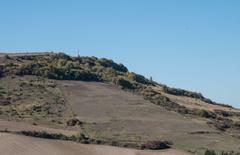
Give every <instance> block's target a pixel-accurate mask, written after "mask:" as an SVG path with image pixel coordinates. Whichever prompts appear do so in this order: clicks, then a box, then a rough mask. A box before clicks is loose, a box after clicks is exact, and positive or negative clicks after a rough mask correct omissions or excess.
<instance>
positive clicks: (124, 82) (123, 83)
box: [116, 78, 134, 89]
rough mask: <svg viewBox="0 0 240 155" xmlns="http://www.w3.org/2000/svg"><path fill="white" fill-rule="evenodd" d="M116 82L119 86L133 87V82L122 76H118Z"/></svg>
mask: <svg viewBox="0 0 240 155" xmlns="http://www.w3.org/2000/svg"><path fill="white" fill-rule="evenodd" d="M116 84H117V85H118V86H121V87H122V88H124V89H134V86H133V84H132V83H131V82H130V81H128V80H126V79H124V78H119V79H118V80H117V81H116Z"/></svg>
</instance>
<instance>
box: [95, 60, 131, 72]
mask: <svg viewBox="0 0 240 155" xmlns="http://www.w3.org/2000/svg"><path fill="white" fill-rule="evenodd" d="M98 63H99V64H100V65H101V66H104V67H111V68H113V69H115V70H117V71H120V72H127V71H128V69H127V67H125V66H124V65H123V64H117V63H115V62H114V61H112V60H109V59H105V58H102V59H99V60H98Z"/></svg>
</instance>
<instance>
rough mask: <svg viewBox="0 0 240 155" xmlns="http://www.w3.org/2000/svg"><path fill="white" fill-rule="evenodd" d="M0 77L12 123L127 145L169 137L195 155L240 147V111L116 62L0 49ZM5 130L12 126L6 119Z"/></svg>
mask: <svg viewBox="0 0 240 155" xmlns="http://www.w3.org/2000/svg"><path fill="white" fill-rule="evenodd" d="M0 76H1V78H0V96H1V98H0V109H1V111H0V118H1V119H2V120H10V123H11V122H14V121H20V122H26V123H31V124H34V125H35V126H36V125H37V126H45V127H48V128H58V129H62V130H66V131H69V132H70V131H71V132H73V131H76V132H81V133H83V134H85V135H86V136H88V137H91V138H93V139H98V140H102V141H105V142H108V144H109V142H111V145H112V144H113V145H118V146H124V147H136V148H138V147H141V146H143V145H145V144H146V143H148V142H153V141H168V142H169V143H172V145H171V147H173V148H177V149H182V150H185V151H190V152H192V153H196V154H201V153H203V152H204V151H205V150H206V149H214V150H216V151H218V152H221V151H223V150H226V151H231V150H234V151H240V150H239V143H240V139H239V134H240V133H239V127H240V123H239V118H240V111H239V110H238V109H234V108H233V107H230V106H227V105H222V104H218V103H215V102H213V101H211V100H209V99H207V98H205V97H203V96H202V95H201V94H200V93H195V92H191V91H186V90H182V89H174V88H169V87H167V86H165V85H162V84H158V83H156V82H154V81H151V80H149V79H146V78H145V77H143V76H141V75H138V74H135V73H132V72H129V71H128V69H127V68H126V67H125V66H124V65H122V64H117V63H115V62H113V61H111V60H107V59H98V58H95V57H70V56H67V55H65V54H63V53H60V54H54V53H41V54H28V55H26V54H17V55H16V54H12V55H6V54H2V55H0ZM0 128H1V130H5V129H6V128H8V130H10V131H13V130H14V129H13V128H12V127H9V125H8V126H7V125H6V123H5V124H4V123H3V125H1V122H0ZM16 128H17V126H16ZM22 130H25V129H23V128H19V129H18V130H17V131H22ZM29 130H36V129H29ZM14 131H16V130H14ZM64 134H65V133H64Z"/></svg>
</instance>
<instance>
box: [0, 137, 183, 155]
mask: <svg viewBox="0 0 240 155" xmlns="http://www.w3.org/2000/svg"><path fill="white" fill-rule="evenodd" d="M10 154H11V155H42V154H44V155H66V154H67V155H187V154H186V153H184V152H181V151H178V150H173V149H170V150H166V151H161V152H153V151H138V150H133V149H124V148H117V147H110V146H100V145H84V144H78V143H74V142H70V141H60V140H48V139H40V138H33V137H26V136H20V135H13V134H8V133H0V155H10Z"/></svg>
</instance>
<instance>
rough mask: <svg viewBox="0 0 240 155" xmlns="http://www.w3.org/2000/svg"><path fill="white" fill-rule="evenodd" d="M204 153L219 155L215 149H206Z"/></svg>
mask: <svg viewBox="0 0 240 155" xmlns="http://www.w3.org/2000/svg"><path fill="white" fill-rule="evenodd" d="M204 155H217V153H216V152H215V151H214V150H206V151H205V153H204Z"/></svg>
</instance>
